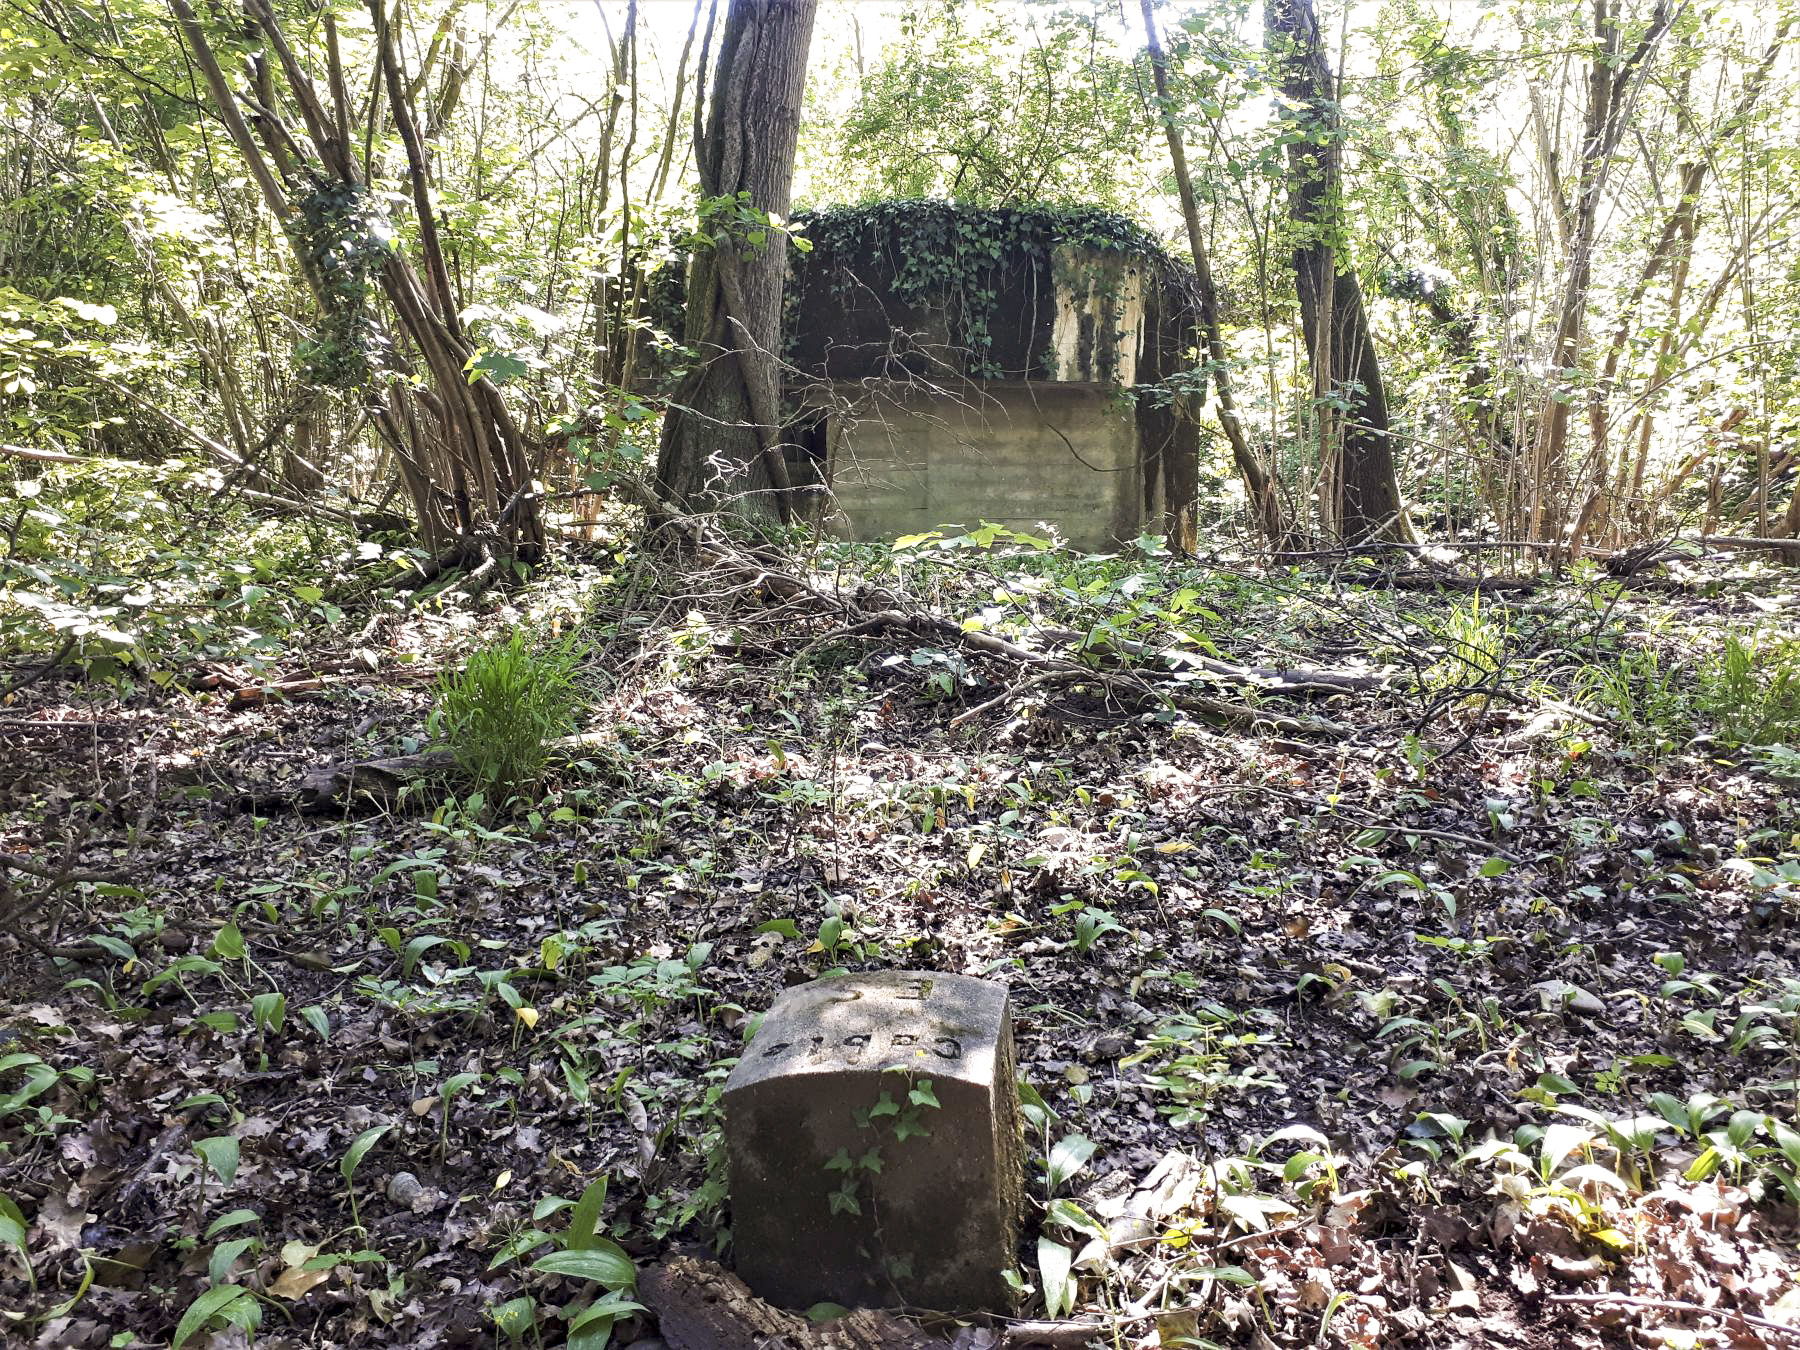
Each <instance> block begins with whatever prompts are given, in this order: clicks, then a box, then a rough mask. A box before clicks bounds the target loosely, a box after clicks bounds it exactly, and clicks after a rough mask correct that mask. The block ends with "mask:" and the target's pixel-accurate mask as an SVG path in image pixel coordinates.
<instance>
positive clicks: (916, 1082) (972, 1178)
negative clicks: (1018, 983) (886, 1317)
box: [725, 971, 1024, 1311]
mask: <svg viewBox="0 0 1800 1350" xmlns="http://www.w3.org/2000/svg"><path fill="white" fill-rule="evenodd" d="M1011 1012H1012V1010H1011V1002H1010V999H1009V997H1008V995H1007V991H1006V986H1004V985H1001V984H996V983H994V982H993V981H990V980H978V979H973V978H971V977H969V976H966V975H942V974H936V973H933V972H929V971H885V972H880V973H876V974H870V975H855V976H849V977H845V978H839V979H829V980H817V981H814V982H813V983H811V984H805V985H800V986H799V987H797V988H794V989H790V990H788V991H787V992H786V993H784V994H783V995H782V996H781V997H780V998H778V999H777V1000H776V1001H775V1005H774V1006H773V1007H772V1008H770V1009H769V1012H768V1014H767V1016H765V1017H764V1019H763V1023H762V1027H761V1029H760V1030H758V1032H757V1033H756V1036H755V1038H754V1039H753V1040H752V1041H751V1042H750V1044H749V1045H748V1046H747V1047H745V1049H744V1053H743V1057H742V1058H741V1059H740V1060H739V1061H738V1065H737V1067H736V1068H735V1069H734V1070H732V1073H731V1077H730V1078H729V1079H728V1080H727V1082H726V1084H725V1140H726V1147H727V1151H728V1153H729V1160H730V1178H731V1216H732V1225H731V1232H732V1248H731V1249H732V1252H733V1254H734V1255H735V1257H736V1261H737V1269H738V1273H739V1274H740V1275H741V1276H742V1277H743V1279H744V1280H745V1282H746V1283H747V1284H748V1285H749V1286H750V1287H751V1289H753V1290H754V1291H755V1292H756V1293H757V1294H759V1295H761V1296H762V1297H763V1298H766V1299H768V1300H769V1301H770V1302H773V1303H779V1304H783V1305H786V1306H788V1307H792V1308H805V1307H810V1306H811V1305H812V1304H814V1303H841V1304H844V1305H846V1306H851V1307H855V1306H862V1307H872V1306H875V1307H881V1306H888V1307H891V1306H895V1305H898V1304H907V1305H911V1306H914V1307H922V1308H938V1309H943V1310H945V1311H975V1310H978V1309H986V1310H993V1311H1005V1310H1010V1308H1011V1307H1012V1304H1013V1301H1014V1299H1013V1294H1012V1291H1011V1288H1010V1287H1009V1286H1008V1285H1007V1283H1006V1280H1005V1278H1004V1277H1003V1273H1002V1272H1004V1271H1007V1270H1010V1269H1012V1268H1013V1267H1014V1266H1015V1265H1016V1264H1017V1261H1018V1241H1019V1226H1020V1222H1021V1218H1022V1208H1023V1204H1024V1156H1023V1147H1022V1144H1021V1140H1020V1135H1019V1112H1018V1090H1017V1088H1016V1086H1015V1070H1014V1060H1013V1044H1012V1016H1011Z"/></svg>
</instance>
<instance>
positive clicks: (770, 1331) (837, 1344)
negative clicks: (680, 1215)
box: [638, 1256, 945, 1350]
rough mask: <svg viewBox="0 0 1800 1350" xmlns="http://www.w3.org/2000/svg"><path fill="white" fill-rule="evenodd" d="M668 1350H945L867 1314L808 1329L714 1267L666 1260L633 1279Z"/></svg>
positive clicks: (894, 1320) (906, 1327)
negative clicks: (652, 1315)
mask: <svg viewBox="0 0 1800 1350" xmlns="http://www.w3.org/2000/svg"><path fill="white" fill-rule="evenodd" d="M638 1297H639V1298H640V1299H642V1300H643V1302H644V1306H646V1307H647V1308H649V1309H650V1310H651V1311H652V1312H654V1313H655V1314H656V1316H657V1319H658V1321H659V1324H660V1328H661V1331H662V1338H663V1340H664V1341H665V1342H667V1343H668V1346H669V1350H945V1343H944V1342H943V1341H941V1340H939V1339H937V1338H936V1337H934V1336H928V1335H926V1334H925V1332H923V1331H922V1330H920V1329H919V1328H918V1327H917V1326H915V1325H914V1324H913V1323H911V1322H908V1321H905V1320H904V1319H902V1318H899V1317H896V1316H894V1314H892V1313H888V1312H880V1311H877V1310H874V1309H870V1308H859V1309H857V1310H856V1311H854V1312H851V1313H846V1314H845V1315H844V1316H842V1317H838V1318H835V1319H833V1320H832V1321H829V1322H809V1321H807V1320H806V1318H804V1317H801V1316H798V1315H797V1314H794V1313H790V1312H783V1311H782V1310H781V1309H780V1308H777V1307H775V1306H774V1305H773V1304H770V1303H766V1302H764V1301H763V1300H762V1299H760V1298H758V1297H757V1296H756V1295H755V1294H753V1293H751V1292H750V1289H749V1287H748V1286H747V1285H745V1284H744V1282H743V1281H742V1280H740V1279H738V1277H737V1276H735V1275H733V1274H732V1273H731V1272H730V1271H728V1270H726V1269H725V1268H724V1267H723V1266H721V1265H719V1264H717V1263H716V1262H713V1261H700V1260H696V1259H695V1258H693V1257H691V1256H671V1257H668V1258H666V1259H664V1260H663V1261H662V1262H661V1263H659V1264H657V1265H654V1266H652V1267H651V1268H650V1269H649V1270H646V1271H644V1272H643V1273H642V1274H641V1275H639V1276H638Z"/></svg>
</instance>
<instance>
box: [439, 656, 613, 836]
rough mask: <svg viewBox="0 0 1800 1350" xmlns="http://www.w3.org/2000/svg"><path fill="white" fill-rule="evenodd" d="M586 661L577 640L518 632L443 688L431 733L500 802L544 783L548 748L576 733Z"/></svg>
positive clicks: (445, 680) (451, 676) (471, 661)
mask: <svg viewBox="0 0 1800 1350" xmlns="http://www.w3.org/2000/svg"><path fill="white" fill-rule="evenodd" d="M581 655H582V652H581V648H580V647H579V646H577V645H576V643H575V641H574V640H573V639H571V638H564V639H562V640H561V641H558V642H551V643H542V642H538V641H536V640H534V638H533V637H532V635H530V634H528V633H525V632H522V631H521V632H514V633H513V635H512V636H511V637H509V638H507V639H506V640H505V641H503V642H497V643H495V644H493V645H492V646H489V647H484V648H482V649H481V650H480V651H477V652H476V653H474V654H473V655H472V656H470V657H469V659H468V661H467V663H466V664H465V665H464V666H463V668H462V670H460V671H458V672H457V673H455V674H447V675H445V676H444V677H443V678H442V679H441V680H439V682H438V688H437V704H436V707H435V708H434V709H433V712H432V728H433V730H434V732H435V733H436V735H437V736H438V737H439V738H440V739H441V740H442V741H443V742H444V744H445V745H447V746H448V747H449V750H450V752H451V754H453V755H454V756H455V757H456V764H457V768H458V769H460V770H461V771H462V773H463V774H464V775H465V776H466V777H467V778H468V779H469V780H470V781H471V782H473V783H475V784H476V785H477V786H478V787H480V788H482V789H483V790H485V791H487V792H488V794H489V795H490V797H491V798H493V799H494V800H497V801H506V800H508V799H509V798H511V797H514V796H520V795H525V794H529V793H530V792H531V791H533V790H534V789H535V788H536V787H537V786H538V784H539V783H540V782H542V781H543V777H544V767H545V765H546V764H547V763H548V762H549V755H550V748H549V743H550V742H551V741H552V740H554V739H555V738H556V737H558V736H562V735H566V734H567V733H568V732H570V731H571V730H573V728H574V724H575V715H576V713H577V712H578V711H579V710H580V708H581V705H582V702H583V692H582V687H581V682H580V678H579V676H580V667H581Z"/></svg>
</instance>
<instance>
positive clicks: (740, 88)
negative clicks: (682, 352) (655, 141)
mask: <svg viewBox="0 0 1800 1350" xmlns="http://www.w3.org/2000/svg"><path fill="white" fill-rule="evenodd" d="M817 8H818V3H817V0H730V8H729V10H728V11H727V12H726V16H725V31H724V33H723V35H722V37H721V39H720V44H719V59H718V64H717V66H716V67H715V69H714V73H713V92H712V103H711V107H710V109H709V110H708V111H707V113H706V115H705V118H704V122H705V125H704V129H703V130H701V129H699V125H698V124H699V123H700V121H701V116H700V112H699V110H698V109H696V112H695V120H696V127H697V130H696V143H695V147H694V148H695V159H696V163H697V166H698V168H699V174H700V188H701V193H702V201H701V211H700V228H701V232H702V233H704V234H706V235H709V236H710V237H711V239H712V245H713V246H712V247H711V248H710V249H709V248H701V249H699V250H697V251H696V252H695V254H694V257H693V260H692V262H691V263H690V265H689V270H688V286H687V304H688V309H687V321H686V327H685V330H684V332H685V337H686V340H687V343H688V345H689V346H690V347H692V348H694V349H695V358H694V366H693V369H692V370H690V371H689V372H688V374H687V375H686V376H685V377H684V378H683V380H682V382H681V384H680V386H679V387H678V388H677V390H676V392H675V397H674V400H673V402H672V404H671V406H670V408H669V413H668V417H667V419H666V420H665V422H664V424H663V439H662V449H661V452H660V453H659V455H658V456H657V464H656V477H657V486H658V488H659V489H660V491H661V494H662V496H663V498H664V499H665V500H666V501H668V502H669V503H671V504H672V505H675V506H678V507H681V508H683V509H686V510H700V509H708V508H711V507H713V506H716V505H720V504H729V505H730V506H731V507H732V508H733V509H734V510H737V511H739V512H740V513H742V514H744V515H747V516H750V517H752V518H761V519H765V520H780V521H783V522H785V521H787V520H789V519H791V517H792V512H793V505H792V501H791V495H792V490H791V487H790V485H789V483H788V478H787V469H786V465H785V463H784V461H783V459H782V455H781V449H780V445H779V443H778V442H779V436H780V431H779V418H778V409H779V408H780V404H781V368H780V364H779V361H780V353H781V339H782V323H781V301H782V293H783V290H784V288H785V286H786V284H787V236H786V234H785V233H784V232H783V230H782V229H780V228H778V227H775V228H772V227H771V226H770V224H769V218H770V217H781V216H785V215H786V213H787V209H788V192H789V188H790V186H791V184H792V181H793V175H794V147H795V144H796V142H797V141H798V139H799V132H800V96H801V93H802V91H803V90H804V89H805V86H806V58H807V49H808V47H809V45H810V44H811V41H812V26H813V15H814V12H815V11H816V9H817Z"/></svg>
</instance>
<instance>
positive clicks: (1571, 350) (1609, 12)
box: [1525, 0, 1674, 540]
mask: <svg viewBox="0 0 1800 1350" xmlns="http://www.w3.org/2000/svg"><path fill="white" fill-rule="evenodd" d="M1619 7H1620V0H1594V38H1595V40H1596V41H1597V42H1598V44H1599V52H1598V53H1597V54H1596V56H1595V57H1594V60H1593V62H1592V63H1591V64H1590V65H1589V67H1588V101H1587V115H1586V119H1585V123H1584V128H1583V133H1582V142H1581V169H1580V175H1579V179H1578V182H1577V184H1576V188H1575V201H1574V204H1573V206H1572V208H1570V210H1569V223H1568V232H1567V236H1566V240H1565V243H1564V252H1565V254H1566V259H1567V260H1566V263H1565V271H1564V277H1563V291H1562V299H1561V302H1560V303H1559V304H1558V306H1557V316H1556V334H1555V337H1554V339H1553V340H1552V346H1551V350H1550V386H1549V388H1548V390H1547V391H1546V394H1545V399H1544V407H1543V410H1542V413H1541V415H1540V417H1539V419H1538V433H1537V440H1536V443H1535V444H1534V445H1533V447H1532V454H1531V457H1530V460H1529V461H1528V463H1529V471H1530V474H1531V480H1530V482H1529V483H1527V484H1526V485H1525V487H1526V495H1527V496H1528V497H1529V499H1530V501H1531V511H1530V515H1529V519H1528V524H1527V535H1526V537H1527V538H1529V539H1534V540H1536V539H1542V538H1544V537H1545V536H1546V534H1547V533H1548V534H1558V535H1560V534H1561V532H1562V520H1563V515H1564V507H1565V505H1566V502H1565V501H1564V498H1565V496H1566V487H1567V471H1566V468H1565V465H1564V458H1565V456H1564V447H1565V445H1566V443H1567V440H1568V430H1569V397H1570V394H1571V393H1572V389H1573V385H1574V382H1575V379H1576V373H1577V371H1578V370H1579V369H1580V366H1581V337H1582V323H1583V320H1584V318H1585V317H1586V314H1587V299H1588V288H1589V286H1590V284H1591V282H1592V279H1593V265H1594V243H1595V239H1594V232H1595V227H1596V225H1597V223H1598V221H1599V217H1600V204H1601V202H1602V201H1603V200H1604V199H1605V196H1606V188H1607V184H1608V181H1609V180H1610V178H1611V167H1612V156H1613V151H1614V150H1616V149H1617V148H1618V144H1619V138H1620V137H1621V136H1622V135H1623V134H1624V131H1625V127H1626V124H1627V123H1628V122H1629V120H1630V116H1631V107H1632V104H1633V102H1634V101H1635V98H1636V93H1637V89H1638V87H1639V84H1640V79H1641V76H1642V75H1643V73H1644V71H1645V69H1646V66H1647V62H1648V60H1649V57H1650V55H1651V53H1652V52H1653V51H1654V50H1655V49H1656V44H1657V43H1658V42H1659V41H1660V40H1661V38H1662V35H1663V33H1664V32H1665V31H1666V30H1667V29H1668V27H1669V24H1670V23H1671V22H1672V20H1673V19H1674V9H1673V5H1672V3H1671V0H1656V5H1655V7H1654V8H1653V9H1652V10H1651V13H1650V19H1649V22H1648V23H1647V25H1646V26H1645V29H1644V33H1643V35H1642V37H1641V38H1640V39H1639V41H1638V44H1637V45H1636V46H1635V47H1634V48H1633V49H1632V50H1631V51H1630V52H1629V53H1627V52H1625V51H1624V50H1623V46H1624V43H1623V38H1624V29H1623V25H1622V23H1621V16H1620V13H1619ZM1559 197H1560V194H1559Z"/></svg>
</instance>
